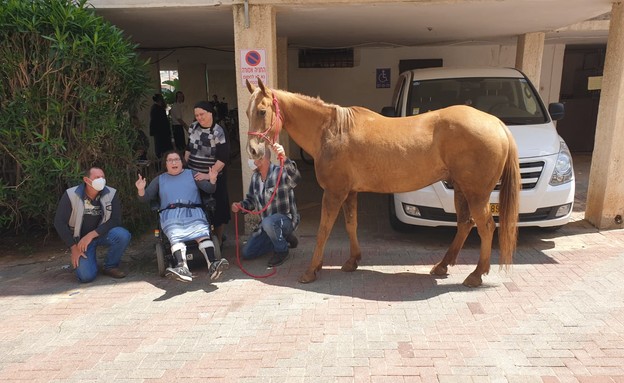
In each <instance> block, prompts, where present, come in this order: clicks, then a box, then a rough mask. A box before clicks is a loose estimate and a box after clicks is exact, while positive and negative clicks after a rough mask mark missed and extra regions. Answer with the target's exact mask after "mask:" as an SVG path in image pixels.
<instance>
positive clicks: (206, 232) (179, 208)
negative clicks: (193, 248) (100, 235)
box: [135, 151, 229, 282]
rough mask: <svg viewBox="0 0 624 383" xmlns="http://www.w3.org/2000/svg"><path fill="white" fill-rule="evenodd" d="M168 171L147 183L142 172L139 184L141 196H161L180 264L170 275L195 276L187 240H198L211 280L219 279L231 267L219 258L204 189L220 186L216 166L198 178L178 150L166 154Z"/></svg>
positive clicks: (164, 226) (162, 218)
mask: <svg viewBox="0 0 624 383" xmlns="http://www.w3.org/2000/svg"><path fill="white" fill-rule="evenodd" d="M164 159H165V160H164V162H165V164H164V165H165V167H166V169H167V171H166V172H164V173H162V174H160V175H159V176H158V177H156V178H155V179H153V180H152V181H151V182H150V184H149V185H148V186H147V187H145V186H146V184H147V181H146V179H145V178H143V176H142V175H141V174H139V177H138V179H137V181H136V183H135V186H136V188H137V191H138V195H139V199H140V200H141V201H143V202H149V201H150V200H152V199H155V198H157V197H158V199H159V201H160V202H159V210H158V212H159V216H160V226H161V228H162V231H163V233H164V234H165V235H166V236H167V238H168V239H169V242H170V243H171V252H172V254H173V255H174V257H175V260H176V261H177V265H176V266H174V267H169V268H167V275H170V276H174V277H175V278H176V279H178V280H180V281H183V282H190V281H192V280H193V276H192V274H191V272H190V271H189V268H188V264H187V259H186V245H185V244H184V242H185V241H190V240H195V241H197V243H198V248H199V250H200V251H201V253H202V254H203V255H204V257H205V258H206V264H207V265H208V274H209V275H210V279H213V280H214V279H217V278H219V276H220V275H221V273H222V272H223V271H225V270H227V269H228V268H229V263H228V261H227V260H226V259H225V258H221V259H217V258H216V256H215V249H214V243H213V242H212V240H210V225H209V223H208V220H207V219H206V214H205V213H204V210H203V209H202V207H203V205H202V204H201V197H200V189H201V190H203V191H205V192H207V193H212V192H214V190H215V188H216V182H217V172H216V171H213V170H212V169H211V170H210V172H209V173H208V179H207V180H202V181H196V180H195V178H194V175H195V173H196V172H195V171H193V170H190V169H184V167H183V163H182V159H181V157H180V155H179V154H178V153H177V152H175V151H170V152H167V153H166V154H165V156H164Z"/></svg>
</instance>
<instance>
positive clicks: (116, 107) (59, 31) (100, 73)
mask: <svg viewBox="0 0 624 383" xmlns="http://www.w3.org/2000/svg"><path fill="white" fill-rule="evenodd" d="M135 48H136V46H135V45H133V44H132V43H130V42H129V41H128V40H127V39H126V38H125V37H124V35H123V32H122V31H121V30H120V29H118V28H116V27H115V26H113V25H111V24H110V23H108V22H106V21H105V20H104V19H102V18H101V17H98V16H97V15H96V14H95V13H94V12H93V10H92V9H91V8H89V7H88V6H87V4H86V0H80V1H71V0H0V166H1V168H0V175H1V178H0V227H1V228H3V230H7V229H13V230H15V231H16V232H20V231H22V232H23V231H25V230H30V229H33V228H42V229H46V230H49V229H50V228H51V227H52V224H53V218H54V212H55V209H56V204H57V202H58V199H59V197H60V195H61V193H62V192H63V191H64V190H65V189H66V188H67V187H68V186H71V185H74V184H77V183H78V182H79V181H80V179H81V176H82V174H81V172H82V171H83V170H84V169H85V168H89V167H90V166H92V165H97V166H100V167H102V168H103V169H104V171H105V173H106V176H107V181H108V184H110V185H112V186H113V187H116V188H117V189H118V190H120V192H121V195H122V198H123V201H122V203H123V204H124V208H125V211H124V219H125V223H126V225H128V226H131V227H132V226H136V225H137V224H140V223H141V221H142V220H143V219H144V217H145V214H144V213H145V211H144V209H142V208H141V207H139V206H137V204H136V203H134V201H135V200H134V198H135V197H134V196H135V190H134V181H135V177H136V171H135V167H134V153H133V150H132V146H133V143H134V141H135V139H136V131H135V129H134V128H133V127H132V126H131V124H130V118H129V117H130V115H131V114H134V113H135V111H136V110H137V109H138V108H139V106H140V105H138V103H139V100H144V99H145V96H146V95H147V94H149V93H151V92H153V90H151V89H150V88H149V84H150V81H149V75H148V68H147V66H148V63H147V62H144V61H141V60H140V59H139V57H138V55H137V54H136V52H135Z"/></svg>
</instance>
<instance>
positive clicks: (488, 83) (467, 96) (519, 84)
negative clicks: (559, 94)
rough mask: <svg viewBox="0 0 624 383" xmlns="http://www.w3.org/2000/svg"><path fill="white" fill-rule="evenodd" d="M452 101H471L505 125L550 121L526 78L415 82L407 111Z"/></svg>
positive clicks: (451, 103)
mask: <svg viewBox="0 0 624 383" xmlns="http://www.w3.org/2000/svg"><path fill="white" fill-rule="evenodd" d="M451 105H470V106H472V107H475V108H477V109H479V110H482V111H484V112H486V113H490V114H493V115H494V116H496V117H498V118H500V119H501V120H502V121H503V122H504V123H505V124H506V125H532V124H543V123H546V122H548V117H547V114H546V112H545V111H544V106H543V105H542V103H541V102H540V100H539V98H538V97H537V95H536V94H535V92H534V91H533V88H532V87H531V86H530V85H529V83H528V82H527V80H526V79H524V78H492V77H487V78H477V77H472V78H456V79H440V80H423V81H414V82H412V89H411V91H410V93H409V97H408V100H407V110H406V115H408V116H413V115H417V114H421V113H425V112H428V111H430V110H436V109H441V108H446V107H447V106H451Z"/></svg>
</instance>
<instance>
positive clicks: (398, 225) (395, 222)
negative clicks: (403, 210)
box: [388, 194, 414, 233]
mask: <svg viewBox="0 0 624 383" xmlns="http://www.w3.org/2000/svg"><path fill="white" fill-rule="evenodd" d="M388 215H389V217H390V227H392V229H394V230H395V231H398V232H399V233H409V232H410V231H412V230H413V229H414V227H413V226H412V225H408V224H406V223H403V222H401V221H399V219H398V218H397V216H396V211H395V210H394V195H393V194H390V195H389V196H388Z"/></svg>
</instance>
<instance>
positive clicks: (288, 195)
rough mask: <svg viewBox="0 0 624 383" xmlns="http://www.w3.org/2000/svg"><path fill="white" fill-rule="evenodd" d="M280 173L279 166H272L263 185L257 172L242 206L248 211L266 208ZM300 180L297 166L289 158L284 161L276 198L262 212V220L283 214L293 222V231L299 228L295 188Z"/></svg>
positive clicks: (252, 176)
mask: <svg viewBox="0 0 624 383" xmlns="http://www.w3.org/2000/svg"><path fill="white" fill-rule="evenodd" d="M279 172H280V167H279V166H278V165H275V164H271V167H270V169H269V173H268V175H267V178H266V180H265V181H264V185H263V182H262V180H261V178H260V172H258V171H255V172H254V173H253V174H252V175H251V182H250V183H249V191H248V192H247V195H246V196H245V199H244V200H242V201H241V204H242V206H243V207H244V208H245V209H247V210H261V209H262V208H264V206H265V205H266V203H267V202H268V201H269V200H270V199H271V196H272V195H273V191H274V190H275V185H276V183H277V176H278V175H279ZM299 179H301V174H300V173H299V170H298V169H297V164H296V163H294V162H293V161H291V160H290V159H288V158H287V159H286V160H285V161H284V170H283V171H282V179H281V181H280V183H279V187H278V189H277V193H276V194H275V198H274V199H273V201H271V205H269V207H268V208H267V209H266V210H265V211H264V212H262V218H266V217H268V216H270V215H273V214H276V213H281V214H284V215H286V216H288V217H289V218H290V219H291V220H292V224H293V229H296V228H297V225H299V213H297V203H296V202H295V191H294V188H295V187H296V186H297V182H298V181H299Z"/></svg>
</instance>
